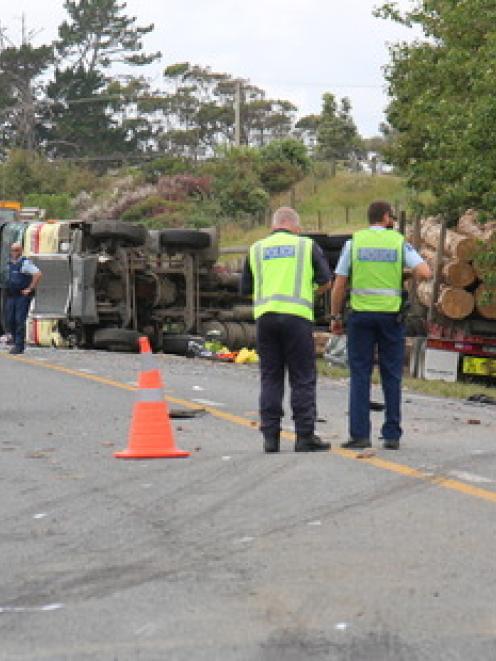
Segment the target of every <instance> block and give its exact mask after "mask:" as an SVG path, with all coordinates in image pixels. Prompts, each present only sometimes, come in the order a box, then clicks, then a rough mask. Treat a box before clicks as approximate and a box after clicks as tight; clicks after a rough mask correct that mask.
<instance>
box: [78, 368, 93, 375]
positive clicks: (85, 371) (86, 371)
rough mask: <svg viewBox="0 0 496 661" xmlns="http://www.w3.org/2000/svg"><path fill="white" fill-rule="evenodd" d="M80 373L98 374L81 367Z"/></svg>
mask: <svg viewBox="0 0 496 661" xmlns="http://www.w3.org/2000/svg"><path fill="white" fill-rule="evenodd" d="M79 371H80V372H84V373H85V374H96V372H95V370H89V369H86V367H81V368H80V370H79Z"/></svg>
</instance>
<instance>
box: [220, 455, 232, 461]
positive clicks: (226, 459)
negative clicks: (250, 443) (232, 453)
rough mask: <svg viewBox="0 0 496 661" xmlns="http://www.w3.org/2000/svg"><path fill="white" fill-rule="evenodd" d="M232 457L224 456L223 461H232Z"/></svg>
mask: <svg viewBox="0 0 496 661" xmlns="http://www.w3.org/2000/svg"><path fill="white" fill-rule="evenodd" d="M231 459H232V457H228V456H227V455H226V456H225V457H222V461H230V460H231Z"/></svg>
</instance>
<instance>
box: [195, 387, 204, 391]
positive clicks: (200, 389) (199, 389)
mask: <svg viewBox="0 0 496 661" xmlns="http://www.w3.org/2000/svg"><path fill="white" fill-rule="evenodd" d="M193 390H197V391H198V392H201V391H203V390H205V388H202V387H201V386H193Z"/></svg>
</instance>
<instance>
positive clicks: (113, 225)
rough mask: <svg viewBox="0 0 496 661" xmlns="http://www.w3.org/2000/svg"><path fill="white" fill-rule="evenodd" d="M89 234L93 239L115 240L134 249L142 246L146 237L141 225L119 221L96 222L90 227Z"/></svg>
mask: <svg viewBox="0 0 496 661" xmlns="http://www.w3.org/2000/svg"><path fill="white" fill-rule="evenodd" d="M90 234H91V236H92V237H93V238H94V239H101V240H106V239H115V240H116V241H120V242H121V243H122V244H124V245H127V246H132V247H134V248H138V247H140V246H144V245H145V243H146V240H147V235H148V233H147V231H146V229H145V228H144V227H143V226H142V225H131V224H130V223H123V222H122V221H120V220H98V221H97V222H95V223H93V224H92V225H91V228H90Z"/></svg>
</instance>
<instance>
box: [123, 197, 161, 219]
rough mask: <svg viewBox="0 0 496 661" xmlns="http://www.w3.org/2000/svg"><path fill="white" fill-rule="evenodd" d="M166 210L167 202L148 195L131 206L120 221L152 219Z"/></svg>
mask: <svg viewBox="0 0 496 661" xmlns="http://www.w3.org/2000/svg"><path fill="white" fill-rule="evenodd" d="M166 208H167V200H165V199H164V198H163V197H160V195H150V196H149V197H147V198H145V199H144V200H141V201H140V202H137V203H136V204H133V205H132V206H130V207H129V209H127V210H126V211H125V212H124V213H123V214H122V216H121V218H122V220H131V221H132V220H143V219H144V218H153V217H154V216H158V215H161V214H163V213H164V212H165V209H166Z"/></svg>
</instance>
